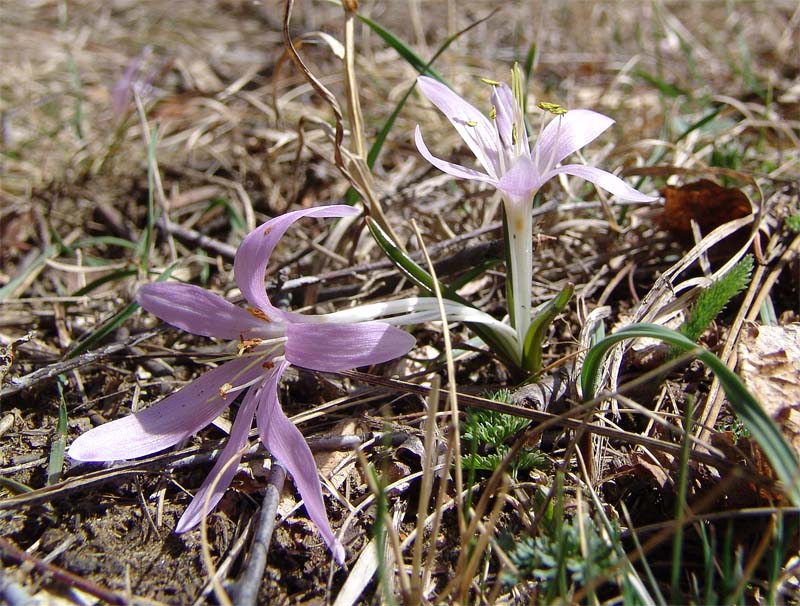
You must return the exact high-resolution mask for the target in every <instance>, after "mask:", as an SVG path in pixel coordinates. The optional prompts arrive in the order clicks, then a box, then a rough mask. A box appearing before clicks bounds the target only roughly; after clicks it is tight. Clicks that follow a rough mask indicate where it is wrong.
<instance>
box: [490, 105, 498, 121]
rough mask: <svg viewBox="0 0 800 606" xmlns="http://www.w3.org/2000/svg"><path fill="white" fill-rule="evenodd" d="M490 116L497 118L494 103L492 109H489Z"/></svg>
mask: <svg viewBox="0 0 800 606" xmlns="http://www.w3.org/2000/svg"><path fill="white" fill-rule="evenodd" d="M489 117H490V118H491V119H492V120H494V119H495V118H497V108H496V107H495V106H494V105H492V109H491V110H490V111H489Z"/></svg>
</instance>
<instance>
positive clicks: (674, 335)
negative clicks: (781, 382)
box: [581, 324, 800, 507]
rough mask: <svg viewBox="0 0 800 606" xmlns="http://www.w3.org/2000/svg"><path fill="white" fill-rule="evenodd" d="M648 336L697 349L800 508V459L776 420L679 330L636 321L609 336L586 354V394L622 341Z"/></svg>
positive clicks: (720, 364)
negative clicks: (616, 346) (604, 361)
mask: <svg viewBox="0 0 800 606" xmlns="http://www.w3.org/2000/svg"><path fill="white" fill-rule="evenodd" d="M636 337H644V338H651V339H658V340H660V341H664V342H665V343H669V344H670V345H673V346H675V347H677V348H679V349H680V350H681V351H684V352H693V353H695V354H696V355H697V357H698V358H699V359H700V360H701V361H702V362H703V363H704V364H706V366H708V367H709V368H710V369H711V371H712V372H713V373H714V374H715V375H716V376H717V379H718V380H719V382H720V384H721V385H722V388H723V390H724V391H725V395H726V396H727V397H728V402H729V403H730V405H731V408H732V409H733V411H734V412H735V413H736V415H737V416H738V417H739V418H740V419H741V420H742V423H743V424H744V426H745V427H746V428H747V429H748V430H749V431H750V434H751V435H752V436H753V438H754V439H755V440H756V442H758V444H759V446H761V449H762V450H763V451H764V454H765V455H766V457H767V459H768V460H769V462H770V464H771V465H772V467H773V469H774V470H775V473H776V474H777V476H778V478H779V479H780V481H781V482H783V485H784V490H785V492H786V494H787V495H788V497H789V499H790V500H791V502H792V504H793V505H794V506H795V507H800V474H798V468H800V461H798V459H797V455H796V454H795V452H794V451H793V450H792V448H791V447H790V446H789V445H788V444H787V443H786V440H785V438H784V437H783V434H782V433H781V431H780V430H779V429H778V426H777V425H776V424H775V422H774V421H773V420H772V419H771V418H770V417H769V415H767V413H766V412H765V411H764V409H763V408H762V407H761V405H760V404H759V403H758V401H757V400H756V399H755V398H754V397H753V395H752V394H751V393H750V392H749V391H748V390H747V388H746V387H745V385H744V383H742V381H741V379H739V377H737V376H736V374H735V373H734V372H733V371H732V370H731V369H729V368H728V367H727V366H725V364H724V363H723V362H722V360H720V359H719V358H718V357H717V356H715V355H714V354H713V353H711V352H710V351H707V350H705V349H703V348H702V347H698V346H697V345H695V344H694V343H693V342H692V341H691V340H689V339H687V338H686V337H684V336H683V335H682V334H680V333H679V332H676V331H674V330H671V329H669V328H665V327H663V326H658V325H656V324H636V325H633V326H626V327H625V328H623V329H621V330H619V331H617V332H616V333H614V334H613V335H610V336H608V337H606V338H605V339H604V340H603V341H601V342H600V343H598V344H597V345H595V346H594V347H593V348H592V349H590V350H589V352H588V353H587V354H586V359H585V360H584V362H583V368H582V369H581V387H582V389H583V397H584V399H586V400H591V399H592V398H593V397H594V396H595V388H596V383H597V375H598V372H599V370H600V365H601V364H602V362H603V357H604V356H605V354H606V352H608V350H609V349H611V347H613V346H614V345H615V344H616V343H618V342H619V341H623V340H625V339H632V338H636Z"/></svg>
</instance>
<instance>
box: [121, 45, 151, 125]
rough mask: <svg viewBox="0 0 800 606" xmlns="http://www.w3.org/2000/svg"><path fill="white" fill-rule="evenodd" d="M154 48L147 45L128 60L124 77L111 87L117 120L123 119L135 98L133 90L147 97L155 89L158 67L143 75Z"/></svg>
mask: <svg viewBox="0 0 800 606" xmlns="http://www.w3.org/2000/svg"><path fill="white" fill-rule="evenodd" d="M152 51H153V49H152V48H151V47H150V46H145V47H144V48H143V49H142V52H140V53H139V54H138V55H136V56H135V57H134V58H133V59H131V60H130V61H129V62H128V65H127V67H126V68H125V71H124V72H123V74H122V77H121V78H120V79H119V80H117V81H116V82H115V83H114V86H112V87H111V111H112V113H113V114H114V116H115V118H116V119H117V120H120V119H122V118H123V117H124V116H125V113H126V112H127V111H128V107H130V104H131V101H132V100H133V91H134V90H136V92H138V93H139V96H140V97H146V96H148V95H149V94H150V92H152V90H153V81H154V80H155V78H156V75H157V74H158V69H156V68H153V69H151V70H150V72H149V73H148V74H147V75H142V65H143V63H145V62H146V61H147V60H148V59H149V58H150V55H151V54H152Z"/></svg>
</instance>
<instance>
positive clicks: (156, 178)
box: [133, 90, 178, 262]
mask: <svg viewBox="0 0 800 606" xmlns="http://www.w3.org/2000/svg"><path fill="white" fill-rule="evenodd" d="M133 99H134V101H135V102H136V111H137V113H138V114H139V122H140V123H141V127H142V136H143V137H144V142H145V144H146V145H147V148H148V149H150V146H151V145H152V140H151V138H150V129H149V128H148V127H147V114H146V112H145V110H144V104H143V103H142V98H141V96H140V95H139V93H138V92H136V90H134V91H133ZM151 160H152V162H153V166H152V171H153V183H154V184H155V188H156V191H155V192H154V195H155V197H156V200H158V204H159V205H160V206H161V210H162V211H163V212H164V214H163V215H162V217H161V218H162V219H163V220H164V222H165V223H167V224H169V223H170V220H169V202H167V196H166V194H164V184H163V183H162V182H161V171H160V170H159V168H158V162H157V161H156V159H155V158H151ZM167 244H168V245H169V254H170V259H172V261H173V262H175V261H177V259H178V252H177V251H176V249H175V241H174V240H173V239H172V235H169V234H168V236H167ZM151 245H152V242H151ZM149 252H151V251H149Z"/></svg>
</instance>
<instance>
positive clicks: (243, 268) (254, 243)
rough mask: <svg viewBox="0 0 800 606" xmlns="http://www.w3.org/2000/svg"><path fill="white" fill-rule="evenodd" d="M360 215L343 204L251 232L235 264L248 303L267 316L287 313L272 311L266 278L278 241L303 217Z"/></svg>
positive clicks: (286, 217) (294, 215)
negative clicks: (270, 259)
mask: <svg viewBox="0 0 800 606" xmlns="http://www.w3.org/2000/svg"><path fill="white" fill-rule="evenodd" d="M358 212H359V211H358V210H357V209H355V208H353V207H352V206H345V205H343V204H340V205H334V206H317V207H315V208H304V209H301V210H295V211H292V212H288V213H285V214H283V215H280V216H278V217H275V218H274V219H270V220H269V221H267V222H266V223H264V225H261V226H260V227H257V228H256V229H254V230H253V231H251V232H250V233H249V234H248V235H247V236H245V239H244V240H242V244H241V245H240V246H239V250H238V251H236V258H235V259H234V261H233V274H234V277H235V279H236V284H237V285H238V286H239V289H240V290H241V291H242V294H243V295H244V296H245V298H246V299H247V302H248V303H250V305H252V306H253V307H255V308H258V309H260V310H261V311H263V312H264V313H266V314H267V315H270V314H272V315H275V316H280V317H284V315H285V314H284V312H281V311H280V310H278V309H277V308H275V307H273V306H272V304H271V303H270V302H269V299H268V298H267V293H266V290H265V288H264V274H265V273H266V270H267V264H268V263H269V256H270V255H271V254H272V251H273V250H274V249H275V245H276V244H277V243H278V240H280V239H281V237H282V236H283V234H284V233H286V230H287V229H289V227H290V226H291V225H292V223H294V222H295V221H297V220H298V219H302V218H303V217H345V216H347V215H354V214H357V213H358Z"/></svg>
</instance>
